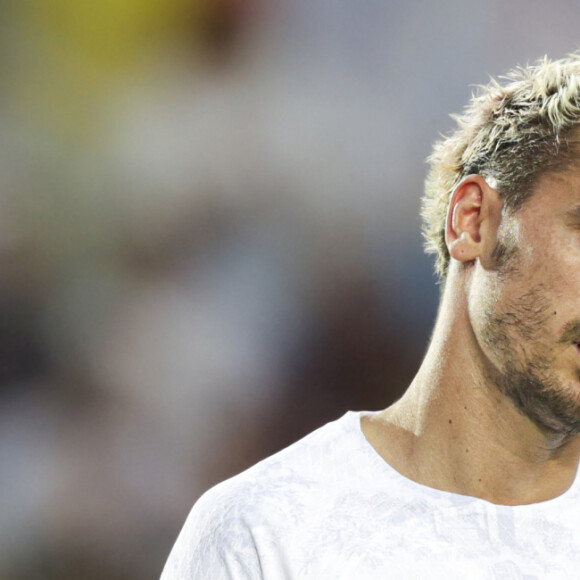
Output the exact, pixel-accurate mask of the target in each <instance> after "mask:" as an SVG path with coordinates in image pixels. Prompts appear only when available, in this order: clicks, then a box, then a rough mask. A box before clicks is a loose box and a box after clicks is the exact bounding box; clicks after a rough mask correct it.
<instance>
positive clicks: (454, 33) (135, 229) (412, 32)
mask: <svg viewBox="0 0 580 580" xmlns="http://www.w3.org/2000/svg"><path fill="white" fill-rule="evenodd" d="M0 8H1V11H2V12H1V13H2V16H1V18H0V83H1V89H2V90H1V91H0V127H1V131H0V470H1V471H0V490H1V495H0V517H1V525H0V578H1V579H2V580H24V579H27V580H41V579H42V580H45V579H46V580H56V579H58V580H68V579H75V580H78V579H83V580H93V579H94V580H97V579H99V580H101V579H102V580H105V579H106V580H137V579H155V578H158V577H159V574H160V573H161V569H162V567H163V564H164V561H165V559H166V557H167V555H168V552H169V550H170V548H171V545H172V543H173V542H174V540H175V537H176V536H177V533H178V532H179V529H180V527H181V525H182V523H183V521H184V519H185V517H186V515H187V512H188V511H189V509H190V507H191V505H192V504H193V503H194V501H195V500H196V499H197V497H199V495H200V494H201V493H202V492H203V491H205V490H206V489H207V488H208V487H209V486H211V485H213V484H214V483H216V482H217V481H219V480H221V479H223V478H226V477H229V476H231V475H233V474H235V473H236V472H238V471H240V470H242V469H244V468H245V467H247V466H249V465H250V464H251V463H254V462H255V461H257V460H259V459H261V458H263V457H265V456H266V455H268V454H271V453H273V452H275V451H276V450H278V449H280V448H282V447H283V446H285V445H288V444H289V443H291V442H292V441H294V440H296V439H297V438H299V437H301V436H302V435H304V434H306V433H307V432H309V431H311V430H312V429H314V428H316V427H318V426H320V425H322V424H324V423H325V422H327V421H330V420H333V419H336V418H338V417H340V416H341V415H342V414H344V413H345V412H346V411H347V410H349V409H355V410H356V409H379V408H382V407H384V406H386V405H387V404H389V403H390V402H391V401H393V400H394V399H395V398H397V397H398V396H399V395H400V394H401V392H402V390H403V389H404V388H405V387H406V386H407V384H408V383H409V381H410V380H411V378H412V376H413V374H414V372H415V370H416V368H417V366H418V364H419V363H420V360H421V357H422V355H423V353H424V351H425V348H426V345H427V341H428V337H429V332H430V329H431V327H432V324H433V321H434V317H435V311H436V305H437V297H438V289H437V285H436V283H435V280H434V278H433V276H432V264H431V261H430V260H429V259H427V258H426V257H425V256H424V255H423V254H422V249H421V245H422V242H421V236H420V230H419V228H420V222H419V218H418V209H419V203H420V196H421V192H422V182H423V179H424V176H425V172H426V165H425V163H424V160H425V158H426V157H427V155H428V154H429V151H430V147H431V145H432V143H433V142H434V141H435V139H437V137H438V135H439V133H440V132H442V133H445V132H447V131H449V130H450V129H451V127H452V126H453V124H452V121H451V120H450V119H449V116H448V115H449V113H452V112H458V111H459V110H460V109H461V108H462V107H463V105H464V104H465V103H466V101H467V99H468V97H469V95H470V93H471V91H472V90H473V87H474V85H477V84H480V83H485V82H487V80H488V78H489V76H490V75H493V76H497V75H501V74H502V73H504V72H506V71H507V69H509V68H511V67H512V66H513V65H515V64H517V63H520V64H524V63H526V62H529V61H534V60H536V59H537V58H539V57H541V56H543V55H544V54H546V53H547V54H549V55H550V56H552V57H555V58H558V57H561V56H564V55H565V54H566V53H568V52H571V51H573V50H575V49H576V48H577V47H578V40H579V39H578V32H577V23H578V22H579V21H580V4H578V3H577V2H573V1H572V0H552V2H550V3H549V4H548V3H546V2H539V1H529V0H525V1H524V0H513V1H511V2H502V1H500V0H481V1H479V2H473V1H470V0H448V1H447V2H435V3H432V2H427V1H425V0H407V1H404V2H403V1H395V0H391V1H387V0H365V1H362V2H361V1H360V0H332V1H330V0H269V1H268V0H100V1H99V2H84V1H80V0H48V1H47V0H0Z"/></svg>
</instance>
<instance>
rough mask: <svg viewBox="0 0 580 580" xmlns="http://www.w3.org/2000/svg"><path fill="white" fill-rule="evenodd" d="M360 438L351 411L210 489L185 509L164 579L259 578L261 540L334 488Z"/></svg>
mask: <svg viewBox="0 0 580 580" xmlns="http://www.w3.org/2000/svg"><path fill="white" fill-rule="evenodd" d="M361 437H364V436H363V435H362V433H361V431H360V418H359V414H358V413H348V414H346V415H345V416H343V417H342V418H340V419H339V420H337V421H334V422H332V423H329V424H327V425H325V426H324V427H321V428H320V429H317V430H316V431H314V432H312V433H310V434H309V435H307V436H306V437H304V438H303V439H301V440H300V441H298V442H296V443H294V444H293V445H291V446H290V447H288V448H286V449H284V450H282V451H280V452H278V453H276V454H274V455H272V456H271V457H268V458H267V459H265V460H263V461H261V462H259V463H257V464H256V465H254V466H253V467H251V468H249V469H248V470H246V471H244V472H242V473H240V474H239V475H237V476H235V477H233V478H231V479H229V480H226V481H224V482H222V483H220V484H218V485H216V486H215V487H213V488H212V489H210V490H209V491H207V492H206V493H205V494H204V495H202V497H201V498H200V499H199V500H198V501H197V503H196V504H195V505H194V507H193V509H192V511H191V513H190V514H189V516H188V518H187V520H186V523H185V525H184V527H183V529H182V531H181V533H180V535H179V537H178V539H177V542H176V544H175V546H174V548H173V551H172V553H171V555H170V558H169V560H168V562H167V564H166V567H165V570H164V575H163V576H162V580H177V579H186V578H187V579H193V578H207V577H212V578H261V572H260V569H261V568H260V566H261V564H260V562H261V560H262V557H263V554H264V553H266V552H269V550H270V549H271V548H272V547H271V546H268V545H266V544H267V543H268V542H273V541H274V538H277V537H278V538H279V537H280V534H281V533H286V532H285V530H286V529H287V528H288V527H289V526H292V528H294V527H295V526H297V525H298V526H299V525H300V520H301V519H302V518H304V517H308V514H311V513H312V508H313V506H314V507H315V506H317V505H318V504H320V502H321V500H322V499H323V498H324V497H325V496H328V493H329V490H332V489H333V488H336V482H337V481H340V480H341V476H340V473H339V472H340V471H343V470H345V471H348V465H347V464H348V463H349V458H352V457H353V456H354V455H356V454H357V451H356V449H357V447H358V446H361V440H360V438H361ZM266 530H267V531H266ZM210 571H211V573H210ZM226 571H227V572H226ZM208 574H209V576H208Z"/></svg>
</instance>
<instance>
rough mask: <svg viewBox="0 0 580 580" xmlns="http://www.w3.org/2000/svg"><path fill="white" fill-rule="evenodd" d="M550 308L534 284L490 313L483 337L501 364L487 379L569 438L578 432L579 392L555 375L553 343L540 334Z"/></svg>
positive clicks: (545, 427) (557, 433)
mask: <svg viewBox="0 0 580 580" xmlns="http://www.w3.org/2000/svg"><path fill="white" fill-rule="evenodd" d="M551 312H553V310H552V305H551V303H550V301H549V300H548V299H547V298H546V296H545V292H544V288H543V287H542V286H541V285H540V286H536V287H535V288H533V289H532V290H530V291H527V292H525V293H524V294H522V295H521V296H519V297H518V298H517V299H516V300H514V301H513V302H511V303H510V304H509V305H508V308H507V309H506V310H505V311H504V312H503V313H495V314H493V315H491V316H490V317H489V318H488V321H487V324H486V326H485V328H484V335H483V336H484V341H485V343H486V344H487V346H488V348H492V349H494V350H495V351H496V352H497V353H499V355H500V359H501V360H502V361H503V362H504V364H503V365H502V368H501V371H500V373H499V374H498V375H497V376H496V377H494V380H493V381H492V383H493V384H494V385H495V386H496V387H497V389H498V390H499V391H500V393H501V394H503V395H505V396H507V397H508V398H509V399H511V401H512V402H513V403H514V404H515V406H516V408H517V409H518V410H519V411H520V412H521V413H522V414H523V415H525V416H526V417H528V418H529V419H530V420H531V421H533V422H534V423H535V424H536V425H537V426H538V427H539V428H540V429H541V430H542V431H544V432H546V433H547V434H551V435H555V436H559V437H564V438H569V437H572V436H574V435H577V434H579V433H580V396H579V395H578V393H575V392H574V389H570V388H566V385H565V384H563V382H562V381H561V380H559V379H558V377H557V376H556V374H555V373H554V359H555V357H554V355H553V352H554V349H555V346H556V345H555V344H550V342H549V341H547V340H546V337H545V333H546V332H547V330H546V329H548V328H550V324H549V319H550V313H551ZM574 324H576V325H577V324H579V323H578V322H575V323H574Z"/></svg>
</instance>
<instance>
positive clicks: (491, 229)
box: [445, 174, 502, 263]
mask: <svg viewBox="0 0 580 580" xmlns="http://www.w3.org/2000/svg"><path fill="white" fill-rule="evenodd" d="M501 207H502V202H501V200H500V197H499V193H498V191H497V190H496V189H494V188H493V187H491V186H490V185H489V184H488V183H487V181H486V180H485V178H484V177H482V176H481V175H477V174H475V175H468V176H467V177H464V178H463V179H462V180H461V182H460V183H459V184H458V185H457V187H456V188H455V189H454V191H453V193H452V195H451V200H450V202H449V208H448V210H447V220H446V223H445V243H446V244H447V248H448V250H449V255H450V256H451V258H453V259H455V260H457V261H459V262H463V263H467V262H472V261H474V260H475V259H477V258H480V257H481V256H482V254H484V252H485V249H486V248H487V247H489V246H490V245H491V247H495V240H496V236H497V225H498V223H499V220H498V218H499V217H500V216H501Z"/></svg>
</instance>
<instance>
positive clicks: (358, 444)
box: [161, 412, 580, 580]
mask: <svg viewBox="0 0 580 580" xmlns="http://www.w3.org/2000/svg"><path fill="white" fill-rule="evenodd" d="M360 419H361V413H355V412H349V413H347V414H346V415H345V416H343V417H342V418H341V419H339V420H338V421H334V422H333V423H329V424H328V425H326V426H324V427H322V428H320V429H318V430H317V431H314V432H313V433H311V434H310V435H308V436H307V437H305V438H304V439H302V440H300V441H298V442H297V443H295V444H293V445H291V446H290V447H288V448H287V449H285V450H283V451H281V452H279V453H277V454H275V455H273V456H272V457H269V458H268V459H265V460H264V461H262V462H260V463H258V464H257V465H255V466H253V467H252V468H250V469H248V470H247V471H245V472H243V473H241V474H240V475H237V476H236V477H233V478H232V479H229V480H227V481H225V482H223V483H221V484H219V485H217V486H216V487H214V488H213V489H211V490H209V491H208V492H207V493H205V494H204V495H203V496H202V497H201V498H200V500H199V501H198V502H197V503H196V505H195V506H194V507H193V510H192V511H191V514H190V515H189V517H188V519H187V521H186V523H185V526H184V528H183V530H182V532H181V534H180V535H179V537H178V539H177V542H176V544H175V546H174V548H173V551H172V552H171V555H170V557H169V559H168V561H167V564H166V566H165V569H164V571H163V574H162V576H161V580H193V579H195V580H201V579H204V580H221V579H226V578H227V579H235V580H239V579H244V580H246V579H252V580H253V579H262V578H264V579H266V580H278V579H295V578H296V579H301V580H302V579H313V580H314V579H316V580H327V579H339V578H340V579H349V580H353V579H354V580H371V579H381V580H384V579H396V580H400V579H405V580H406V579H413V580H417V579H428V580H439V579H441V580H443V579H444V580H450V579H461V580H478V579H484V578H485V579H486V580H487V579H489V580H491V579H493V580H500V579H501V580H516V579H518V580H533V579H537V580H552V579H553V580H563V579H568V578H570V579H571V578H574V579H575V580H578V579H579V578H580V481H579V480H580V478H578V477H577V478H576V481H575V483H574V484H573V485H572V487H571V488H570V489H569V490H568V491H567V492H566V493H564V494H563V495H561V496H559V497H557V498H555V499H553V500H550V501H546V502H541V503H536V504H532V505H524V506H515V507H508V506H500V505H495V504H492V503H489V502H487V501H484V500H481V499H478V498H474V497H469V496H464V495H458V494H454V493H448V492H442V491H438V490H435V489H432V488H430V487H426V486H424V485H420V484H418V483H415V482H414V481H411V480H409V479H407V478H405V477H403V476H402V475H401V474H400V473H398V472H397V471H396V470H395V469H393V468H392V467H390V466H389V465H388V464H387V463H386V462H385V461H384V460H383V459H382V458H381V457H380V456H379V455H378V454H377V452H376V451H375V450H374V448H373V447H372V446H371V445H370V444H369V443H368V441H367V440H366V438H365V436H364V434H363V432H362V429H361V424H360Z"/></svg>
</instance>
